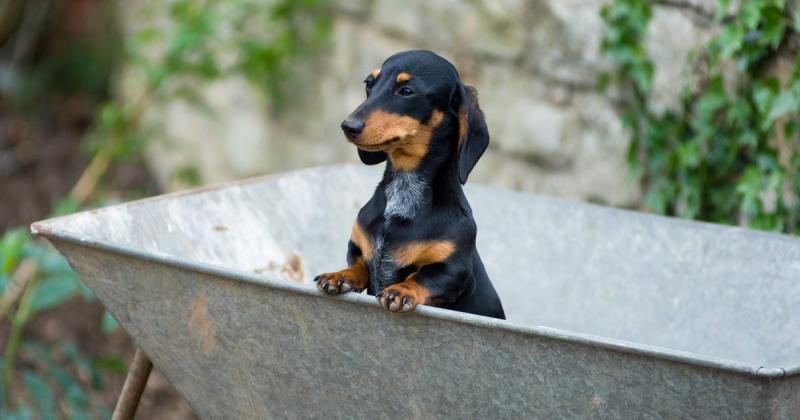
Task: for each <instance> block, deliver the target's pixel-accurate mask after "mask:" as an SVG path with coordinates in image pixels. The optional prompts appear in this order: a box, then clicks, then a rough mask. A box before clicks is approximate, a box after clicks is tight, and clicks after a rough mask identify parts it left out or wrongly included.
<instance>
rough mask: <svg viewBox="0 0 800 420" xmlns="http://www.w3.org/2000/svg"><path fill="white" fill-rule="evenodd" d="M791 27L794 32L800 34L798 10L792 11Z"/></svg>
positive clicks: (799, 14) (799, 13) (799, 12)
mask: <svg viewBox="0 0 800 420" xmlns="http://www.w3.org/2000/svg"><path fill="white" fill-rule="evenodd" d="M792 26H793V27H794V30H795V31H798V32H800V9H798V10H795V11H794V19H792Z"/></svg>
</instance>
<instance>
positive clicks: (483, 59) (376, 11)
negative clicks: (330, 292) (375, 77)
mask: <svg viewBox="0 0 800 420" xmlns="http://www.w3.org/2000/svg"><path fill="white" fill-rule="evenodd" d="M603 3H604V2H602V1H597V0H500V1H494V0H471V1H464V2H460V1H455V0H445V1H431V0H406V1H403V2H397V1H390V0H349V1H340V2H337V3H336V6H335V10H336V12H335V25H334V29H333V35H332V43H331V48H330V49H329V50H328V51H327V52H326V54H325V55H324V56H320V57H317V58H316V59H315V60H314V63H309V65H308V66H307V67H304V68H302V69H298V70H297V72H298V75H299V77H304V82H305V81H307V83H306V84H305V87H306V88H305V89H304V91H302V92H298V93H297V95H296V97H294V98H293V101H292V102H291V103H289V104H288V105H287V109H285V110H282V111H283V112H280V113H275V112H272V111H274V110H270V106H269V103H268V101H266V100H265V99H264V98H263V97H261V96H260V95H259V94H258V93H257V92H256V91H255V90H254V89H253V88H252V87H251V86H249V85H248V84H247V83H246V82H245V81H244V80H239V79H229V80H222V81H219V82H215V83H214V84H212V85H210V86H202V87H199V88H198V91H199V92H200V93H201V94H202V95H203V96H204V97H205V98H206V99H207V100H208V102H209V104H210V105H211V106H212V108H213V112H212V113H210V114H209V113H207V112H201V111H198V110H196V109H193V108H192V107H190V106H188V105H186V104H181V103H173V104H170V105H169V106H165V107H163V108H162V109H158V110H153V112H152V117H153V118H154V119H156V120H159V121H161V124H163V126H164V128H165V130H164V131H165V133H166V135H165V138H164V139H156V140H161V141H155V142H154V143H153V146H152V147H151V148H150V150H149V154H150V156H151V157H152V159H151V162H152V166H153V168H154V170H155V171H156V173H157V174H158V176H159V178H160V179H161V180H162V181H163V183H164V185H165V186H166V187H167V188H170V189H171V188H177V187H179V185H178V184H176V183H175V181H174V180H173V177H171V174H172V173H174V171H175V170H176V168H180V167H182V166H185V165H194V166H197V167H198V168H199V169H200V172H201V173H202V175H203V179H204V181H205V182H209V183H213V182H219V181H224V180H228V179H233V178H240V177H244V176H251V175H257V174H262V173H270V172H278V171H285V170H290V169H295V168H301V167H307V166H313V165H319V164H325V163H333V162H357V161H358V160H357V157H356V152H355V150H354V148H353V147H352V146H350V145H348V144H347V143H346V142H345V141H344V138H343V136H342V135H341V133H340V131H339V129H338V126H339V123H340V122H341V120H342V119H343V118H344V117H345V116H346V115H347V114H348V113H349V112H350V111H351V110H352V109H354V108H355V107H356V106H357V105H358V104H359V103H360V102H361V101H362V100H363V87H362V80H363V78H364V77H365V75H366V74H367V73H369V71H371V70H372V69H373V68H376V67H379V66H380V64H381V62H382V61H383V60H384V59H385V58H386V57H388V56H389V55H391V54H393V53H394V52H397V51H402V50H408V49H417V48H424V49H431V50H433V51H436V52H438V53H440V54H441V55H443V56H445V57H447V58H448V59H450V60H451V61H453V62H454V63H455V64H456V66H457V67H458V68H459V71H460V73H461V75H462V78H463V79H464V80H465V81H466V82H467V83H468V84H471V85H474V86H475V87H476V88H477V89H478V92H479V95H480V103H481V106H482V108H483V110H484V111H485V114H486V118H487V121H488V125H489V129H490V132H491V138H492V143H491V146H490V149H489V151H488V152H487V153H486V154H485V155H484V158H483V159H482V160H481V162H479V164H478V166H477V167H476V169H475V172H474V176H473V177H472V178H471V180H472V182H480V183H488V184H494V185H501V186H507V187H511V188H515V189H520V190H525V191H531V192H538V193H544V194H550V195H556V196H562V197H567V198H574V199H580V200H590V201H594V202H600V203H605V204H611V205H617V206H637V205H638V202H639V198H640V192H639V189H638V186H637V185H636V182H635V181H634V180H631V179H630V177H629V174H628V168H627V164H626V162H625V151H626V147H627V144H626V143H627V135H626V133H625V132H624V130H623V129H622V127H621V125H620V123H619V117H618V115H617V113H616V112H615V109H614V107H613V105H612V102H613V99H610V98H609V97H608V95H602V94H598V93H597V92H596V91H595V88H594V86H595V81H596V79H597V77H598V73H599V72H600V71H602V70H603V69H605V68H607V62H606V61H605V60H604V59H603V57H602V56H601V54H600V52H599V44H600V39H601V36H602V31H603V22H602V21H601V20H600V17H599V10H600V7H601V6H602V4H603ZM654 3H655V7H654V18H653V22H652V23H651V32H650V34H649V40H648V48H649V51H650V53H651V55H652V56H653V58H654V59H655V61H656V69H657V73H656V75H655V82H654V83H655V97H656V98H657V103H656V104H655V106H656V107H661V108H664V107H669V106H672V105H674V104H675V102H676V97H677V93H678V91H679V90H680V88H681V87H682V86H684V85H685V84H686V83H687V81H688V80H690V74H689V70H690V69H688V68H687V62H686V54H687V52H688V51H689V50H690V49H692V48H695V47H697V46H699V45H701V44H703V43H704V42H705V41H707V39H708V38H709V36H710V35H711V34H712V33H713V28H711V20H710V18H709V17H710V16H712V15H713V8H714V4H715V3H716V1H714V0H659V1H655V2H654Z"/></svg>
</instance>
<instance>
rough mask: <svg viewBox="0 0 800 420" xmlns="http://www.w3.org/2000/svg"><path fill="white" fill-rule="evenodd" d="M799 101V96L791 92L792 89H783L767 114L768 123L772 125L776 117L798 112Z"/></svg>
mask: <svg viewBox="0 0 800 420" xmlns="http://www.w3.org/2000/svg"><path fill="white" fill-rule="evenodd" d="M798 105H800V104H798V102H797V97H795V95H794V94H793V93H792V92H790V91H783V92H781V94H780V95H778V97H777V98H775V100H774V101H773V102H772V106H771V107H770V110H769V115H767V120H766V124H768V125H772V123H773V122H775V120H776V119H778V118H780V117H782V116H784V115H786V114H789V113H792V112H797V109H798Z"/></svg>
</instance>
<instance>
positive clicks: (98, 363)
mask: <svg viewBox="0 0 800 420" xmlns="http://www.w3.org/2000/svg"><path fill="white" fill-rule="evenodd" d="M92 366H93V367H94V368H95V369H98V370H106V371H109V372H115V373H121V374H126V373H128V367H127V366H125V362H123V361H122V360H121V359H120V358H118V357H114V356H97V357H93V358H92Z"/></svg>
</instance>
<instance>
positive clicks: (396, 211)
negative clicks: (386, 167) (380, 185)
mask: <svg viewBox="0 0 800 420" xmlns="http://www.w3.org/2000/svg"><path fill="white" fill-rule="evenodd" d="M427 188H428V186H427V185H426V184H425V180H424V179H423V178H422V177H421V176H419V175H417V174H416V173H414V172H396V173H395V175H394V179H392V181H391V182H389V185H387V186H386V190H385V193H386V209H385V210H384V211H383V216H384V218H386V219H387V220H388V219H389V218H391V217H399V218H401V219H407V220H410V219H413V218H414V216H416V215H417V211H418V210H419V209H420V208H421V207H422V206H424V205H426V204H427V203H426V201H427V199H426V198H425V197H426V194H425V192H426V191H425V190H426V189H427Z"/></svg>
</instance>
